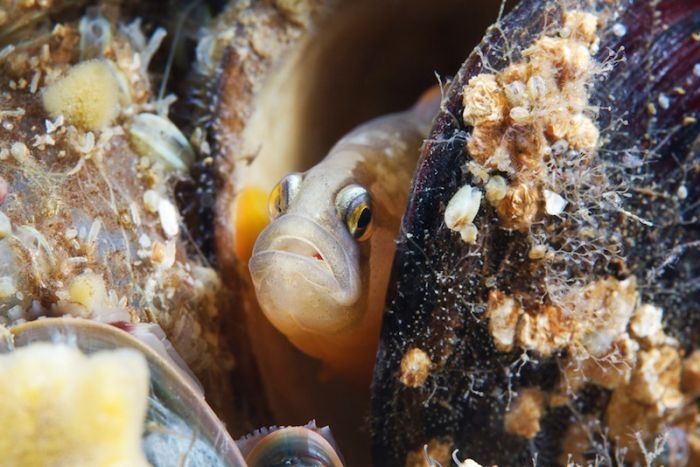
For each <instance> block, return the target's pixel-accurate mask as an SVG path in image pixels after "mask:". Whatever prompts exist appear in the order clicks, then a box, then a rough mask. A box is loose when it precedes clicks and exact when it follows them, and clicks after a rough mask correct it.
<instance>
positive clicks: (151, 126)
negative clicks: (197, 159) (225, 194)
mask: <svg viewBox="0 0 700 467" xmlns="http://www.w3.org/2000/svg"><path fill="white" fill-rule="evenodd" d="M129 134H130V136H131V142H132V144H133V145H134V149H136V152H138V153H139V154H140V155H142V156H149V157H151V158H152V159H155V160H157V161H160V162H162V163H163V164H164V165H165V166H166V167H167V168H169V169H171V170H177V171H185V170H187V168H188V167H189V165H190V164H191V163H192V162H193V161H194V150H193V149H192V146H190V143H189V141H187V138H185V135H183V134H182V132H181V131H180V130H179V129H178V127H176V126H175V125H174V124H173V123H172V122H171V121H170V120H168V119H167V118H164V117H161V116H159V115H155V114H150V113H141V114H139V115H137V116H135V117H134V120H133V122H132V124H131V127H130V128H129Z"/></svg>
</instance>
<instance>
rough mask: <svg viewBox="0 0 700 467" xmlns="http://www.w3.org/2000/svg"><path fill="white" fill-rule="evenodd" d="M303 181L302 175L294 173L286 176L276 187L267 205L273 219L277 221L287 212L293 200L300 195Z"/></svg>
mask: <svg viewBox="0 0 700 467" xmlns="http://www.w3.org/2000/svg"><path fill="white" fill-rule="evenodd" d="M301 180H302V174H300V173H298V172H294V173H290V174H289V175H287V176H285V177H284V178H283V179H282V180H280V182H279V183H278V184H277V185H275V187H274V188H273V189H272V191H271V192H270V199H269V201H268V204H267V207H268V211H269V213H270V218H271V219H276V218H277V217H279V216H281V215H282V214H284V213H285V212H287V209H289V205H290V204H291V202H292V200H293V199H294V198H295V197H296V195H297V193H299V188H300V187H301Z"/></svg>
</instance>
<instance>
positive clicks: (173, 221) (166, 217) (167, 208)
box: [158, 199, 180, 237]
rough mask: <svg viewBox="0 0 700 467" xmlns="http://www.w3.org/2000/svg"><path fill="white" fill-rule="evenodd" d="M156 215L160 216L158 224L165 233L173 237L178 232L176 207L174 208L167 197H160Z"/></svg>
mask: <svg viewBox="0 0 700 467" xmlns="http://www.w3.org/2000/svg"><path fill="white" fill-rule="evenodd" d="M158 216H159V217H160V225H161V227H163V232H165V235H167V236H168V237H174V236H176V235H177V234H178V233H179V232H180V225H179V224H178V215H177V209H175V206H173V203H171V202H170V201H168V200H167V199H161V200H160V202H159V203H158Z"/></svg>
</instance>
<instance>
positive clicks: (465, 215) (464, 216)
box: [445, 185, 481, 243]
mask: <svg viewBox="0 0 700 467" xmlns="http://www.w3.org/2000/svg"><path fill="white" fill-rule="evenodd" d="M480 205H481V191H480V190H479V189H477V188H474V187H472V186H471V185H464V186H463V187H462V188H460V189H459V190H457V193H455V194H454V196H453V197H452V199H450V202H449V203H447V208H446V209H445V225H447V227H448V228H449V229H450V230H454V231H456V232H459V233H460V234H461V235H462V239H463V240H464V241H465V242H467V243H473V242H474V241H475V240H476V234H477V230H476V227H475V226H474V225H473V224H472V222H473V221H474V218H475V217H476V214H477V212H479V206H480Z"/></svg>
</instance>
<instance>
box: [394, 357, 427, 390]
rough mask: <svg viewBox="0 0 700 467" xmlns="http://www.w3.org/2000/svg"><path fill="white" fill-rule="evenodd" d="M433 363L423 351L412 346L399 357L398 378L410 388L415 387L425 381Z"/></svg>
mask: <svg viewBox="0 0 700 467" xmlns="http://www.w3.org/2000/svg"><path fill="white" fill-rule="evenodd" d="M432 367H433V363H432V362H431V361H430V357H429V356H428V354H427V353H425V351H423V350H421V349H419V348H416V347H414V348H412V349H410V350H409V351H408V352H406V353H405V354H404V356H403V358H402V359H401V373H400V374H399V380H400V381H401V382H402V383H403V384H405V385H406V386H408V387H410V388H417V387H420V386H422V385H423V383H425V380H426V379H428V376H429V375H430V369H431V368H432Z"/></svg>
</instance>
